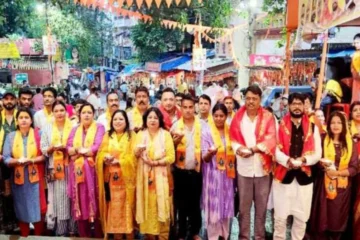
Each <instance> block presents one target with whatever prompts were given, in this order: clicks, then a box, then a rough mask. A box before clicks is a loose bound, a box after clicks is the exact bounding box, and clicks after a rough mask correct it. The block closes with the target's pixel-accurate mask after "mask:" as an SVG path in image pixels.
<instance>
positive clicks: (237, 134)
mask: <svg viewBox="0 0 360 240" xmlns="http://www.w3.org/2000/svg"><path fill="white" fill-rule="evenodd" d="M245 112H246V108H245V107H241V108H240V109H239V111H238V112H237V113H236V114H235V116H234V118H233V120H232V122H231V125H230V139H231V141H233V142H236V143H238V144H241V145H242V146H246V143H245V139H244V136H243V134H242V131H241V128H240V123H241V121H242V119H243V117H244V114H245ZM255 137H256V144H257V146H259V147H260V148H261V149H264V150H265V151H264V152H262V153H260V154H259V157H260V158H261V160H262V162H263V168H264V172H265V174H267V175H268V174H269V173H270V172H271V171H272V164H273V158H274V155H275V150H276V142H275V141H274V139H276V126H275V120H274V117H273V115H272V114H271V113H270V112H268V111H266V110H265V109H263V108H259V110H258V115H257V122H256V128H255Z"/></svg>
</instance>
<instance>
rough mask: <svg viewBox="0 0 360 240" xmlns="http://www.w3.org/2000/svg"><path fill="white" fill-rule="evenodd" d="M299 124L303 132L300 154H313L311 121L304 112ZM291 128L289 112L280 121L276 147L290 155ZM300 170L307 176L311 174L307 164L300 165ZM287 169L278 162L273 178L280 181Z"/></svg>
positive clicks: (313, 141)
mask: <svg viewBox="0 0 360 240" xmlns="http://www.w3.org/2000/svg"><path fill="white" fill-rule="evenodd" d="M301 126H302V129H303V133H304V140H303V142H304V146H303V151H302V156H306V155H310V154H313V153H314V151H315V139H314V134H313V132H312V127H311V122H310V120H309V117H308V116H306V114H304V116H303V118H302V120H301ZM291 129H292V123H291V116H290V113H288V114H287V115H286V116H285V117H284V118H283V119H282V121H281V122H280V126H279V137H278V147H279V149H280V150H281V151H282V152H283V153H285V154H286V155H287V156H289V155H290V145H291ZM301 170H302V171H304V172H305V173H306V174H307V175H308V176H311V168H310V167H309V166H303V167H301ZM287 171H288V169H287V168H286V167H284V166H282V165H280V164H276V168H275V174H274V177H275V179H276V180H278V181H280V182H281V181H282V180H283V179H284V177H285V175H286V173H287Z"/></svg>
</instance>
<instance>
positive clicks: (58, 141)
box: [51, 118, 72, 180]
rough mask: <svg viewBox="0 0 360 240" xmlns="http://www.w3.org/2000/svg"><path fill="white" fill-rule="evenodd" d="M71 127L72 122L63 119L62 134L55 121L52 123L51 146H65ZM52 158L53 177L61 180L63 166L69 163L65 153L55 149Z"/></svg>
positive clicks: (63, 175) (63, 176)
mask: <svg viewBox="0 0 360 240" xmlns="http://www.w3.org/2000/svg"><path fill="white" fill-rule="evenodd" d="M71 129H72V124H71V122H70V120H69V119H68V118H66V119H65V124H64V129H63V134H62V136H61V133H60V131H59V129H58V127H57V125H56V122H54V123H53V126H52V132H51V145H52V146H58V145H61V146H63V147H64V146H66V143H67V140H68V138H69V135H70V132H71ZM53 158H54V160H53V161H54V168H55V179H57V180H63V179H64V178H65V166H67V165H68V164H69V159H68V156H67V154H64V152H62V151H55V152H54V153H53Z"/></svg>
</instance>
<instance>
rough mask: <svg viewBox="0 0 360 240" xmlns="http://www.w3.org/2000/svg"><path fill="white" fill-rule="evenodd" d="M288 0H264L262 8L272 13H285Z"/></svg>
mask: <svg viewBox="0 0 360 240" xmlns="http://www.w3.org/2000/svg"><path fill="white" fill-rule="evenodd" d="M286 2H287V0H264V2H263V6H262V10H263V11H264V12H267V13H269V14H270V15H275V14H284V13H285V10H286Z"/></svg>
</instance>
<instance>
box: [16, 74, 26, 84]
mask: <svg viewBox="0 0 360 240" xmlns="http://www.w3.org/2000/svg"><path fill="white" fill-rule="evenodd" d="M28 80H29V77H28V74H27V73H17V74H15V81H16V83H18V84H22V83H23V82H24V81H26V82H28Z"/></svg>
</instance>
